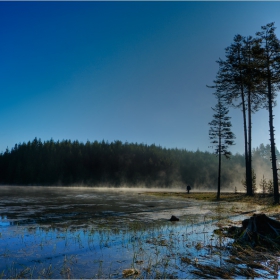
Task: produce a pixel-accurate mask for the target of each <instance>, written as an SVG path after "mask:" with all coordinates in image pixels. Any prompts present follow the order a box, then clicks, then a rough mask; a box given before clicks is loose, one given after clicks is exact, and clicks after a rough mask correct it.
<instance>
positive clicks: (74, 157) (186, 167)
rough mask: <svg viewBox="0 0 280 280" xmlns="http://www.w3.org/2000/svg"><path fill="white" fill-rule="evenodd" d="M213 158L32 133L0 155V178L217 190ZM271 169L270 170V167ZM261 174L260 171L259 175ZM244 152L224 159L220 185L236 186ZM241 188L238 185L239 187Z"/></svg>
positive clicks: (257, 152) (262, 160)
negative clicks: (42, 137)
mask: <svg viewBox="0 0 280 280" xmlns="http://www.w3.org/2000/svg"><path fill="white" fill-rule="evenodd" d="M253 155H254V162H255V163H256V172H257V176H258V173H260V171H259V169H260V170H261V172H263V171H264V172H265V170H268V172H269V170H270V160H269V159H270V147H269V145H267V146H264V145H261V146H260V147H259V148H257V149H254V150H253ZM217 162H218V157H217V156H216V155H215V154H214V153H209V152H202V151H199V150H197V151H195V152H193V151H187V150H183V149H176V148H175V149H166V148H162V147H160V146H156V145H150V146H149V145H145V144H136V143H135V144H134V143H127V142H126V143H122V142H121V141H115V142H112V143H108V142H105V141H102V142H97V141H95V142H89V141H88V142H86V143H80V142H78V141H70V140H63V141H57V142H55V141H53V140H49V141H45V142H42V141H41V140H40V139H37V138H35V139H34V140H33V141H29V142H28V143H22V144H17V145H15V146H14V147H13V148H12V149H11V150H8V149H7V150H6V151H5V152H4V153H2V154H1V155H0V168H1V174H0V183H1V184H9V185H42V186H44V185H45V186H46V185H47V186H52V185H59V186H70V185H83V186H104V185H106V186H115V187H119V186H128V187H132V186H146V187H185V186H186V185H187V184H190V185H191V186H192V187H193V188H194V189H199V188H200V189H205V188H209V189H216V186H217ZM270 173H271V172H270ZM263 175H265V173H264V174H259V176H258V177H260V178H259V179H261V177H263ZM244 176H245V166H244V156H243V155H240V154H235V155H233V156H232V157H231V159H230V160H224V162H223V173H222V178H221V180H222V182H223V188H227V189H232V190H233V189H234V188H235V187H238V188H239V189H240V188H242V187H241V185H242V184H241V181H242V179H244ZM240 190H241V189H240Z"/></svg>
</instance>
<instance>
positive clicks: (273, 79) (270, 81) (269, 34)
mask: <svg viewBox="0 0 280 280" xmlns="http://www.w3.org/2000/svg"><path fill="white" fill-rule="evenodd" d="M261 29H262V31H260V32H257V33H256V35H257V37H258V39H259V40H260V41H261V49H260V55H259V58H260V60H261V61H262V67H261V68H260V69H261V74H262V78H263V81H264V83H265V86H266V96H267V103H268V104H267V106H268V113H269V133H270V148H271V163H272V175H273V189H274V203H277V204H278V203H279V187H278V174H277V162H276V160H277V158H276V148H275V138H274V126H273V105H274V104H275V98H276V91H277V90H279V88H280V41H279V39H278V38H277V37H276V34H275V29H276V27H274V23H269V24H267V25H265V26H262V27H261Z"/></svg>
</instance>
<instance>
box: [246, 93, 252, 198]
mask: <svg viewBox="0 0 280 280" xmlns="http://www.w3.org/2000/svg"><path fill="white" fill-rule="evenodd" d="M246 184H247V195H253V194H254V192H253V184H252V110H251V91H250V90H249V91H248V179H247V180H246Z"/></svg>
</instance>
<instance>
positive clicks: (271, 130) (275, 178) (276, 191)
mask: <svg viewBox="0 0 280 280" xmlns="http://www.w3.org/2000/svg"><path fill="white" fill-rule="evenodd" d="M267 73H268V79H267V87H268V112H269V133H270V149H271V161H272V176H273V189H274V203H275V204H279V187H278V174H277V163H276V151H275V140H274V126H273V110H272V89H271V80H270V69H269V64H268V66H267Z"/></svg>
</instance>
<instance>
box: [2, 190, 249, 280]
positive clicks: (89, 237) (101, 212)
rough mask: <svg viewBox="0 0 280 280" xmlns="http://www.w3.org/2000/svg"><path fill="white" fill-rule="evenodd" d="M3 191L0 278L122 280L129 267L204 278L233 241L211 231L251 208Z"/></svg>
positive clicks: (121, 194) (125, 194)
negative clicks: (199, 269)
mask: <svg viewBox="0 0 280 280" xmlns="http://www.w3.org/2000/svg"><path fill="white" fill-rule="evenodd" d="M0 193H1V194H0V198H1V200H0V276H1V278H124V277H125V275H124V274H123V271H124V269H134V272H135V273H138V274H134V275H130V276H127V277H128V278H134V277H137V278H201V276H199V277H198V276H196V274H195V273H194V271H195V270H196V264H197V263H203V264H209V265H211V264H215V265H223V263H224V260H225V259H226V258H227V257H228V256H227V254H226V253H223V255H221V253H220V250H219V248H222V247H223V248H224V247H226V246H228V244H230V242H232V240H230V239H227V238H222V237H221V236H217V235H215V234H214V233H213V230H214V229H217V228H218V227H219V226H220V225H221V224H223V226H224V225H230V224H234V223H236V222H238V221H241V220H243V219H244V218H245V215H243V214H242V212H244V211H248V210H253V209H249V208H248V207H249V206H248V205H246V204H240V203H239V204H234V203H231V204H230V205H229V204H228V203H215V202H201V201H194V200H190V199H179V198H172V197H164V198H162V197H157V196H152V195H148V194H146V193H145V191H143V190H134V191H132V190H129V189H127V190H125V189H123V190H122V189H108V188H107V189H105V188H104V189H96V188H62V187H53V188H45V187H44V188H43V187H42V188H40V187H36V188H34V187H19V188H18V187H17V188H16V187H0ZM171 215H175V216H177V217H179V218H180V221H179V222H170V221H169V219H170V217H171ZM182 260H183V261H182ZM132 272H133V271H132Z"/></svg>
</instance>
